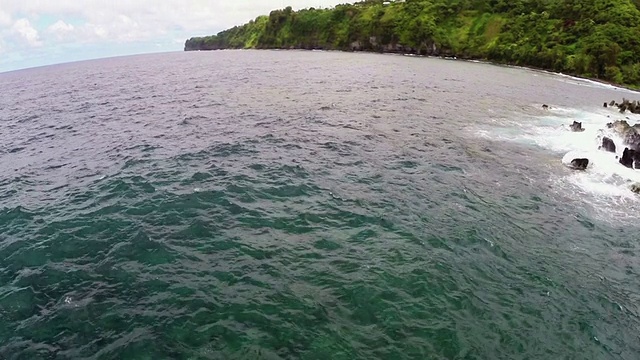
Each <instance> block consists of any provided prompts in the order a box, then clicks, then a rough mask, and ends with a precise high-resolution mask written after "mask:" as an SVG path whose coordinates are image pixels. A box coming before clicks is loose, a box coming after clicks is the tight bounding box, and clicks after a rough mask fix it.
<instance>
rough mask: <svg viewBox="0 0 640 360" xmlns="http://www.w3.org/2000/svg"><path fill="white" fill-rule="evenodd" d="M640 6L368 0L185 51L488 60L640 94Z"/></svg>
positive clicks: (266, 23)
mask: <svg viewBox="0 0 640 360" xmlns="http://www.w3.org/2000/svg"><path fill="white" fill-rule="evenodd" d="M639 4H640V0H633V1H632V0H580V1H578V0H553V1H551V0H515V1H507V0H406V1H396V2H383V1H379V0H369V1H363V2H359V3H355V4H344V5H338V6H336V7H335V8H332V9H314V8H309V9H304V10H300V11H293V10H292V9H291V7H287V8H286V9H283V10H274V11H272V12H271V13H270V14H269V16H260V17H258V18H256V19H255V20H253V21H250V22H249V23H247V24H244V25H242V26H236V27H233V28H231V29H228V30H225V31H222V32H220V33H218V34H217V35H212V36H206V37H196V38H191V39H189V40H187V41H186V43H185V51H189V50H216V49H240V48H257V49H264V48H280V49H292V48H294V49H295V48H298V49H337V50H349V51H378V52H402V53H416V54H423V55H445V56H457V57H460V58H476V59H486V60H490V61H494V62H503V63H510V64H516V65H523V66H534V67H539V68H544V69H548V70H553V71H560V72H564V73H569V74H575V75H580V76H586V77H593V78H598V79H603V80H607V81H612V82H615V83H620V84H626V85H631V86H639V85H640V11H639V10H638V6H639Z"/></svg>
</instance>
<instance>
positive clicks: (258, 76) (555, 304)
mask: <svg viewBox="0 0 640 360" xmlns="http://www.w3.org/2000/svg"><path fill="white" fill-rule="evenodd" d="M0 92H1V94H2V95H1V96H0V126H1V127H2V131H0V358H1V359H638V358H640V268H639V267H640V245H639V241H640V236H639V235H638V234H639V230H640V225H639V221H638V220H639V217H640V215H639V214H640V198H638V196H636V195H635V194H633V193H631V192H630V191H629V189H628V187H629V185H630V184H632V183H634V182H636V181H639V182H640V176H639V175H638V174H640V171H633V170H629V169H626V168H623V167H622V166H621V165H619V164H617V162H616V159H615V156H616V155H615V154H607V153H603V152H600V151H598V150H597V146H598V141H599V140H598V139H599V137H601V136H603V135H604V134H607V133H606V129H605V128H606V126H605V124H606V123H607V122H610V121H613V120H617V119H624V118H625V116H628V117H629V120H628V121H629V122H631V123H634V122H635V121H637V122H640V118H638V117H637V115H629V114H619V113H618V112H616V111H615V110H614V109H610V108H607V109H605V108H603V107H602V103H603V102H605V101H606V102H609V101H610V100H617V101H621V100H622V98H623V97H626V98H631V99H636V98H637V99H640V94H636V93H633V92H630V91H628V90H624V89H619V88H615V87H612V86H607V85H601V84H598V83H595V82H590V81H585V80H580V79H575V78H571V77H567V76H563V75H557V74H549V73H544V72H534V71H530V70H525V69H519V68H509V67H498V66H493V65H489V64H482V63H473V62H463V61H448V60H440V59H431V58H421V57H407V56H395V55H380V54H351V53H339V52H316V51H314V52H305V51H217V52H186V53H183V52H179V53H166V54H153V55H141V56H133V57H121V58H112V59H104V60H95V61H87V62H79V63H71V64H64V65H57V66H49V67H43V68H35V69H29V70H22V71H16V72H10V73H3V74H0ZM542 104H548V105H550V109H549V110H543V109H542V108H541V105H542ZM573 120H577V121H582V122H583V126H584V127H585V129H586V130H585V131H584V132H582V133H572V132H570V131H569V130H568V124H570V123H571V122H572V121H573ZM614 140H616V142H617V144H616V145H617V146H618V152H621V150H622V149H623V148H621V144H620V139H614ZM569 152H571V153H572V154H578V155H581V156H582V155H584V156H586V157H588V158H589V159H590V160H591V163H590V165H589V168H588V169H587V170H586V171H573V170H571V169H569V168H567V167H566V166H564V165H563V157H565V156H566V154H567V153H569ZM569 156H572V155H569Z"/></svg>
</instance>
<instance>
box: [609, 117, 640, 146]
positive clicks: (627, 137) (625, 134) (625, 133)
mask: <svg viewBox="0 0 640 360" xmlns="http://www.w3.org/2000/svg"><path fill="white" fill-rule="evenodd" d="M607 128H608V129H611V130H612V131H613V132H614V133H615V134H616V135H618V136H620V137H621V138H622V143H623V144H624V145H627V146H628V147H629V148H630V149H633V150H640V133H639V132H638V130H639V129H640V124H636V125H634V126H631V125H629V123H628V122H627V121H626V120H617V121H614V122H611V123H608V124H607Z"/></svg>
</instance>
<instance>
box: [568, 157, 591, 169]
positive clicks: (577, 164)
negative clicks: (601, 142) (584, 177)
mask: <svg viewBox="0 0 640 360" xmlns="http://www.w3.org/2000/svg"><path fill="white" fill-rule="evenodd" d="M587 166H589V159H587V158H578V159H573V160H571V167H573V168H574V169H576V170H585V169H586V168H587Z"/></svg>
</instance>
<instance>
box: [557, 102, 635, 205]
mask: <svg viewBox="0 0 640 360" xmlns="http://www.w3.org/2000/svg"><path fill="white" fill-rule="evenodd" d="M603 106H604V107H605V108H606V107H610V108H617V109H618V111H619V113H620V114H624V113H625V112H627V111H628V112H630V113H632V114H640V102H639V101H636V100H634V101H630V100H628V99H624V98H623V99H622V102H620V103H618V102H616V101H615V100H612V101H611V102H609V103H606V102H605V103H603ZM608 117H609V116H608ZM629 121H631V120H630V118H629V117H628V116H627V117H625V119H619V120H614V121H612V122H608V123H606V124H603V127H602V128H600V129H598V131H597V139H596V144H598V146H597V150H598V151H602V152H610V153H616V156H615V160H616V161H617V163H618V166H621V167H625V168H628V169H632V170H638V171H640V123H636V124H634V125H631V124H630V123H629ZM568 130H569V131H572V132H581V131H584V128H583V127H582V123H580V122H576V121H573V123H572V124H569V125H568ZM592 156H593V155H592ZM589 157H590V156H589V155H585V154H584V153H579V152H575V151H571V152H569V153H567V154H565V156H564V157H563V159H562V163H563V164H564V165H565V166H567V167H569V168H571V169H574V170H586V169H587V168H588V167H589V164H590V160H589ZM629 189H630V190H631V191H633V192H634V193H638V194H640V183H637V182H635V183H633V184H631V185H630V186H629Z"/></svg>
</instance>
